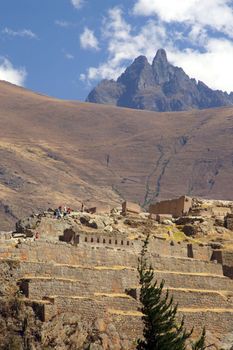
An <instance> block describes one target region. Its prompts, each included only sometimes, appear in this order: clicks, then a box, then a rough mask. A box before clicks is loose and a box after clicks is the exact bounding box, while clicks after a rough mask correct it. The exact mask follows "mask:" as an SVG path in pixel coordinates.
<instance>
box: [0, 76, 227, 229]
mask: <svg viewBox="0 0 233 350" xmlns="http://www.w3.org/2000/svg"><path fill="white" fill-rule="evenodd" d="M0 125H1V128H0V157H1V164H0V230H1V229H2V230H8V229H12V228H13V225H14V223H15V222H16V221H17V220H18V218H21V217H23V216H25V215H28V214H29V213H32V212H38V211H41V210H44V209H46V208H48V207H52V208H55V207H57V206H59V205H65V204H66V205H67V206H70V207H72V208H77V209H79V208H80V207H81V202H84V203H86V204H87V205H88V203H89V202H92V201H96V202H101V203H103V204H104V203H108V204H110V205H113V206H115V205H119V204H120V203H121V202H122V201H123V200H125V199H127V200H131V201H134V202H137V203H140V204H141V205H143V206H144V207H145V208H147V205H149V204H150V203H152V202H155V201H158V200H162V199H169V198H173V197H178V196H180V195H181V194H187V195H190V196H197V197H203V198H216V199H228V200H233V190H232V185H231V183H232V173H233V165H232V164H233V163H232V149H231V147H230V145H231V144H232V130H233V108H232V107H226V108H217V109H206V110H201V111H200V110H190V111H185V112H164V113H158V112H151V111H143V110H133V109H129V108H118V107H115V106H108V105H96V104H92V103H85V102H78V101H66V100H58V99H55V98H51V97H48V96H43V95H40V94H36V93H34V92H32V91H29V90H26V89H22V88H19V87H17V86H14V85H11V84H7V83H3V82H0Z"/></svg>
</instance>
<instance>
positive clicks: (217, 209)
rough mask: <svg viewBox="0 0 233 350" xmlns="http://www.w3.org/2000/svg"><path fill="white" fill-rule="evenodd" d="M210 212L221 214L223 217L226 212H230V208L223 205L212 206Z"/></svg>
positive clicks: (215, 214) (216, 214) (214, 214)
mask: <svg viewBox="0 0 233 350" xmlns="http://www.w3.org/2000/svg"><path fill="white" fill-rule="evenodd" d="M211 212H212V215H213V216H221V217H224V216H226V215H227V214H230V213H231V209H230V208H224V207H213V208H211Z"/></svg>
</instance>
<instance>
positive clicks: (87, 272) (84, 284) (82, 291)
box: [19, 268, 137, 299]
mask: <svg viewBox="0 0 233 350" xmlns="http://www.w3.org/2000/svg"><path fill="white" fill-rule="evenodd" d="M132 272H133V273H132ZM100 281H101V283H100ZM131 283H135V284H136V283H137V272H136V271H131V270H127V269H123V270H114V269H112V270H108V269H105V270H104V272H103V271H102V270H91V269H83V268H79V269H78V268H77V269H76V278H75V279H71V278H53V277H48V276H44V277H30V276H28V277H27V278H22V279H20V280H19V286H20V289H21V291H22V292H23V294H24V295H25V296H26V297H28V298H30V299H43V298H44V297H46V296H49V295H57V296H59V295H61V296H68V297H69V296H86V297H90V296H93V294H94V293H95V292H100V293H122V292H124V291H125V289H127V288H129V287H130V284H131Z"/></svg>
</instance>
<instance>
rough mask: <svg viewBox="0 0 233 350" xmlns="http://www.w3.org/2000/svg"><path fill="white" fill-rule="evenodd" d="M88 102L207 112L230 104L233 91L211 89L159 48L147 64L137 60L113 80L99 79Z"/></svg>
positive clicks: (140, 107) (146, 108) (140, 57)
mask: <svg viewBox="0 0 233 350" xmlns="http://www.w3.org/2000/svg"><path fill="white" fill-rule="evenodd" d="M86 101H87V102H92V103H100V104H110V105H115V106H118V107H127V108H133V109H143V110H151V111H158V112H166V111H184V110H189V109H206V108H216V107H223V106H232V105H233V92H231V93H230V94H228V93H227V92H223V91H221V90H212V89H210V88H209V87H208V86H207V85H206V84H204V83H203V82H202V81H198V82H197V81H196V80H195V79H194V78H189V76H188V75H187V74H186V73H185V72H184V70H183V69H182V68H180V67H176V66H173V65H172V64H170V63H169V62H168V60H167V54H166V51H165V50H164V49H159V50H158V51H157V53H156V55H155V57H154V59H153V62H152V64H150V63H149V62H148V60H147V58H146V57H145V56H139V57H137V58H136V59H135V60H134V61H133V63H132V64H131V65H130V66H129V67H128V68H127V69H126V70H125V72H124V73H122V74H121V76H120V77H119V78H118V79H117V80H116V81H114V80H107V79H104V80H102V81H101V82H100V83H99V84H98V85H97V86H96V87H95V88H94V89H93V90H92V91H91V92H90V93H89V95H88V96H87V99H86Z"/></svg>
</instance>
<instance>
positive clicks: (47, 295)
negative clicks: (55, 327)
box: [0, 241, 233, 339]
mask: <svg viewBox="0 0 233 350" xmlns="http://www.w3.org/2000/svg"><path fill="white" fill-rule="evenodd" d="M158 254H159V252H154V251H153V252H151V262H152V265H153V266H154V268H155V276H156V279H158V281H161V280H163V279H164V280H165V286H166V287H167V288H169V289H170V291H171V294H173V296H174V300H175V302H178V303H179V314H180V317H181V315H185V322H186V326H187V328H191V327H192V326H193V325H194V326H195V330H196V332H200V329H201V327H202V326H204V325H206V328H207V330H209V331H210V332H211V333H213V334H214V335H215V336H217V337H221V336H222V335H223V334H227V333H229V332H231V331H232V330H233V280H232V279H230V278H228V277H225V276H223V270H222V265H221V264H217V263H216V262H211V261H207V260H198V259H194V258H188V257H184V256H183V257H178V256H173V257H172V256H159V255H158ZM0 258H1V259H3V260H4V259H6V258H8V259H12V260H13V261H15V260H17V261H19V266H18V268H17V272H16V277H17V280H18V286H19V289H20V290H21V292H22V295H23V300H24V301H25V303H28V304H30V305H31V306H32V307H33V309H34V310H35V312H36V314H37V315H38V317H39V318H40V319H41V320H42V321H49V320H50V319H51V318H53V317H54V316H55V315H57V314H59V313H62V312H75V313H78V314H81V315H82V316H83V317H84V318H85V319H87V320H93V319H95V318H96V317H98V318H109V317H111V318H112V320H113V321H114V323H115V324H116V327H117V329H118V330H119V332H122V333H125V334H127V335H128V336H130V337H132V339H135V337H136V338H137V337H138V336H139V335H140V334H141V332H142V323H141V316H142V314H141V312H140V304H139V301H138V292H139V289H138V277H137V254H135V252H134V251H132V252H130V251H129V250H127V251H126V250H125V249H124V248H121V249H120V248H117V249H116V248H109V247H96V246H93V245H90V244H86V245H85V246H77V247H75V246H72V245H69V244H66V243H61V242H46V241H41V242H40V241H35V242H24V243H21V244H18V245H17V247H16V248H14V247H9V246H7V247H6V251H4V249H2V250H0Z"/></svg>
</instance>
